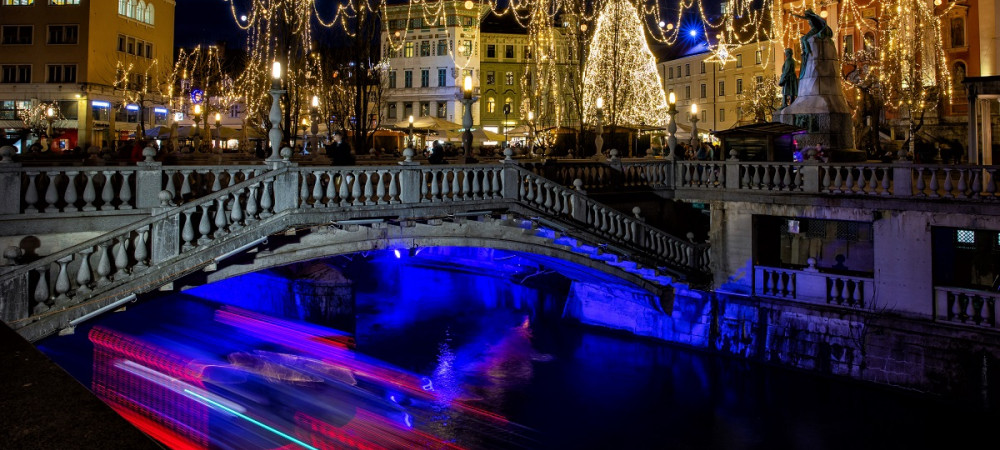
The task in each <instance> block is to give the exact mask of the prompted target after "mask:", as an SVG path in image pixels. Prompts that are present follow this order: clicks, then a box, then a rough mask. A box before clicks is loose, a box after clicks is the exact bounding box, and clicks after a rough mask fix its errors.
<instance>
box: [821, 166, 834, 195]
mask: <svg viewBox="0 0 1000 450" xmlns="http://www.w3.org/2000/svg"><path fill="white" fill-rule="evenodd" d="M820 170H822V171H823V181H822V183H821V186H820V191H821V192H823V191H826V192H829V191H830V190H831V189H832V187H831V186H830V184H831V183H832V181H830V170H831V167H823V168H821V169H820Z"/></svg>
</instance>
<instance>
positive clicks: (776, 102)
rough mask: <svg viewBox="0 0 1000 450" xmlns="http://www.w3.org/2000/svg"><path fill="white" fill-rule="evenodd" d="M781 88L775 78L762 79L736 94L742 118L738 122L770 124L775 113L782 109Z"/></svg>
mask: <svg viewBox="0 0 1000 450" xmlns="http://www.w3.org/2000/svg"><path fill="white" fill-rule="evenodd" d="M780 99H781V88H780V87H779V86H778V81H777V80H776V79H775V77H774V76H773V75H772V76H769V77H762V78H760V80H759V81H755V82H753V83H750V87H749V88H747V89H743V92H740V93H739V94H736V101H737V104H738V105H739V108H740V111H741V113H742V117H738V118H737V120H740V121H747V122H751V123H763V122H770V121H771V117H772V116H773V115H774V112H775V111H777V110H778V109H779V108H780V107H781V100H780Z"/></svg>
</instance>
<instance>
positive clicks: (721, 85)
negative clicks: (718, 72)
mask: <svg viewBox="0 0 1000 450" xmlns="http://www.w3.org/2000/svg"><path fill="white" fill-rule="evenodd" d="M725 96H726V82H725V81H720V82H719V97H725Z"/></svg>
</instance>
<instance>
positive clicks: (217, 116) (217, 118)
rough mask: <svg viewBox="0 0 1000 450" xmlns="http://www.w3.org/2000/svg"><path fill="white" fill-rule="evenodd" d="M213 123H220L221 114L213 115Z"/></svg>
mask: <svg viewBox="0 0 1000 450" xmlns="http://www.w3.org/2000/svg"><path fill="white" fill-rule="evenodd" d="M215 121H216V122H222V114H219V113H215Z"/></svg>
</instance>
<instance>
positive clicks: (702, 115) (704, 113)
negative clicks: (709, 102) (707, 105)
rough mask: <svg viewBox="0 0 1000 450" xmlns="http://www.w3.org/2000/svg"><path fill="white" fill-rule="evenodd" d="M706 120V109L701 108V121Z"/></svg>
mask: <svg viewBox="0 0 1000 450" xmlns="http://www.w3.org/2000/svg"><path fill="white" fill-rule="evenodd" d="M706 120H708V110H706V109H703V110H701V121H702V122H704V121H706Z"/></svg>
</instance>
